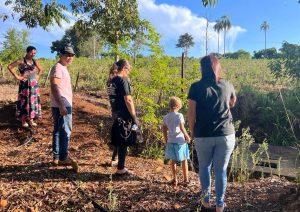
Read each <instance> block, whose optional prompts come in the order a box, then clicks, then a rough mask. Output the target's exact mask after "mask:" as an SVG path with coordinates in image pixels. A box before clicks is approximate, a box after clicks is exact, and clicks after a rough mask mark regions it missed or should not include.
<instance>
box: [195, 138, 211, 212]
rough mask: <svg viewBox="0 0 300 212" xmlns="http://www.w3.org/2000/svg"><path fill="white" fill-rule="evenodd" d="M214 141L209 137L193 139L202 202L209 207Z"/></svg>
mask: <svg viewBox="0 0 300 212" xmlns="http://www.w3.org/2000/svg"><path fill="white" fill-rule="evenodd" d="M213 141H214V140H213V139H212V138H210V137H205V138H195V149H196V152H197V157H198V163H199V178H200V182H201V188H202V195H203V196H202V198H201V199H202V200H203V204H204V205H205V207H207V206H209V202H210V192H211V163H212V159H213V154H214V142H213Z"/></svg>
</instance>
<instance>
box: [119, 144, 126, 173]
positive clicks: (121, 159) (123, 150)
mask: <svg viewBox="0 0 300 212" xmlns="http://www.w3.org/2000/svg"><path fill="white" fill-rule="evenodd" d="M126 154H127V146H124V145H122V146H118V170H123V169H124V168H125V158H126Z"/></svg>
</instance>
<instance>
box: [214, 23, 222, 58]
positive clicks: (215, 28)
mask: <svg viewBox="0 0 300 212" xmlns="http://www.w3.org/2000/svg"><path fill="white" fill-rule="evenodd" d="M214 30H215V31H216V32H217V33H218V54H219V53H220V52H219V47H220V46H219V43H220V42H219V36H220V32H221V31H222V30H223V25H222V23H221V21H220V20H217V21H216V24H215V25H214Z"/></svg>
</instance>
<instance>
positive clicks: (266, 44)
mask: <svg viewBox="0 0 300 212" xmlns="http://www.w3.org/2000/svg"><path fill="white" fill-rule="evenodd" d="M266 49H267V30H265V51H266ZM265 53H266V52H265Z"/></svg>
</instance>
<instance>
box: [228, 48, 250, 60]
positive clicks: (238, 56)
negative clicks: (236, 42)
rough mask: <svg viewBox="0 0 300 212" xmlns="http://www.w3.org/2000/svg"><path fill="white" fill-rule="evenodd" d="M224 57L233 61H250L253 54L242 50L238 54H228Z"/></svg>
mask: <svg viewBox="0 0 300 212" xmlns="http://www.w3.org/2000/svg"><path fill="white" fill-rule="evenodd" d="M224 57H226V58H232V59H250V58H251V54H250V53H249V52H247V51H245V50H243V49H240V50H238V51H237V52H233V53H226V54H225V55H224Z"/></svg>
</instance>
